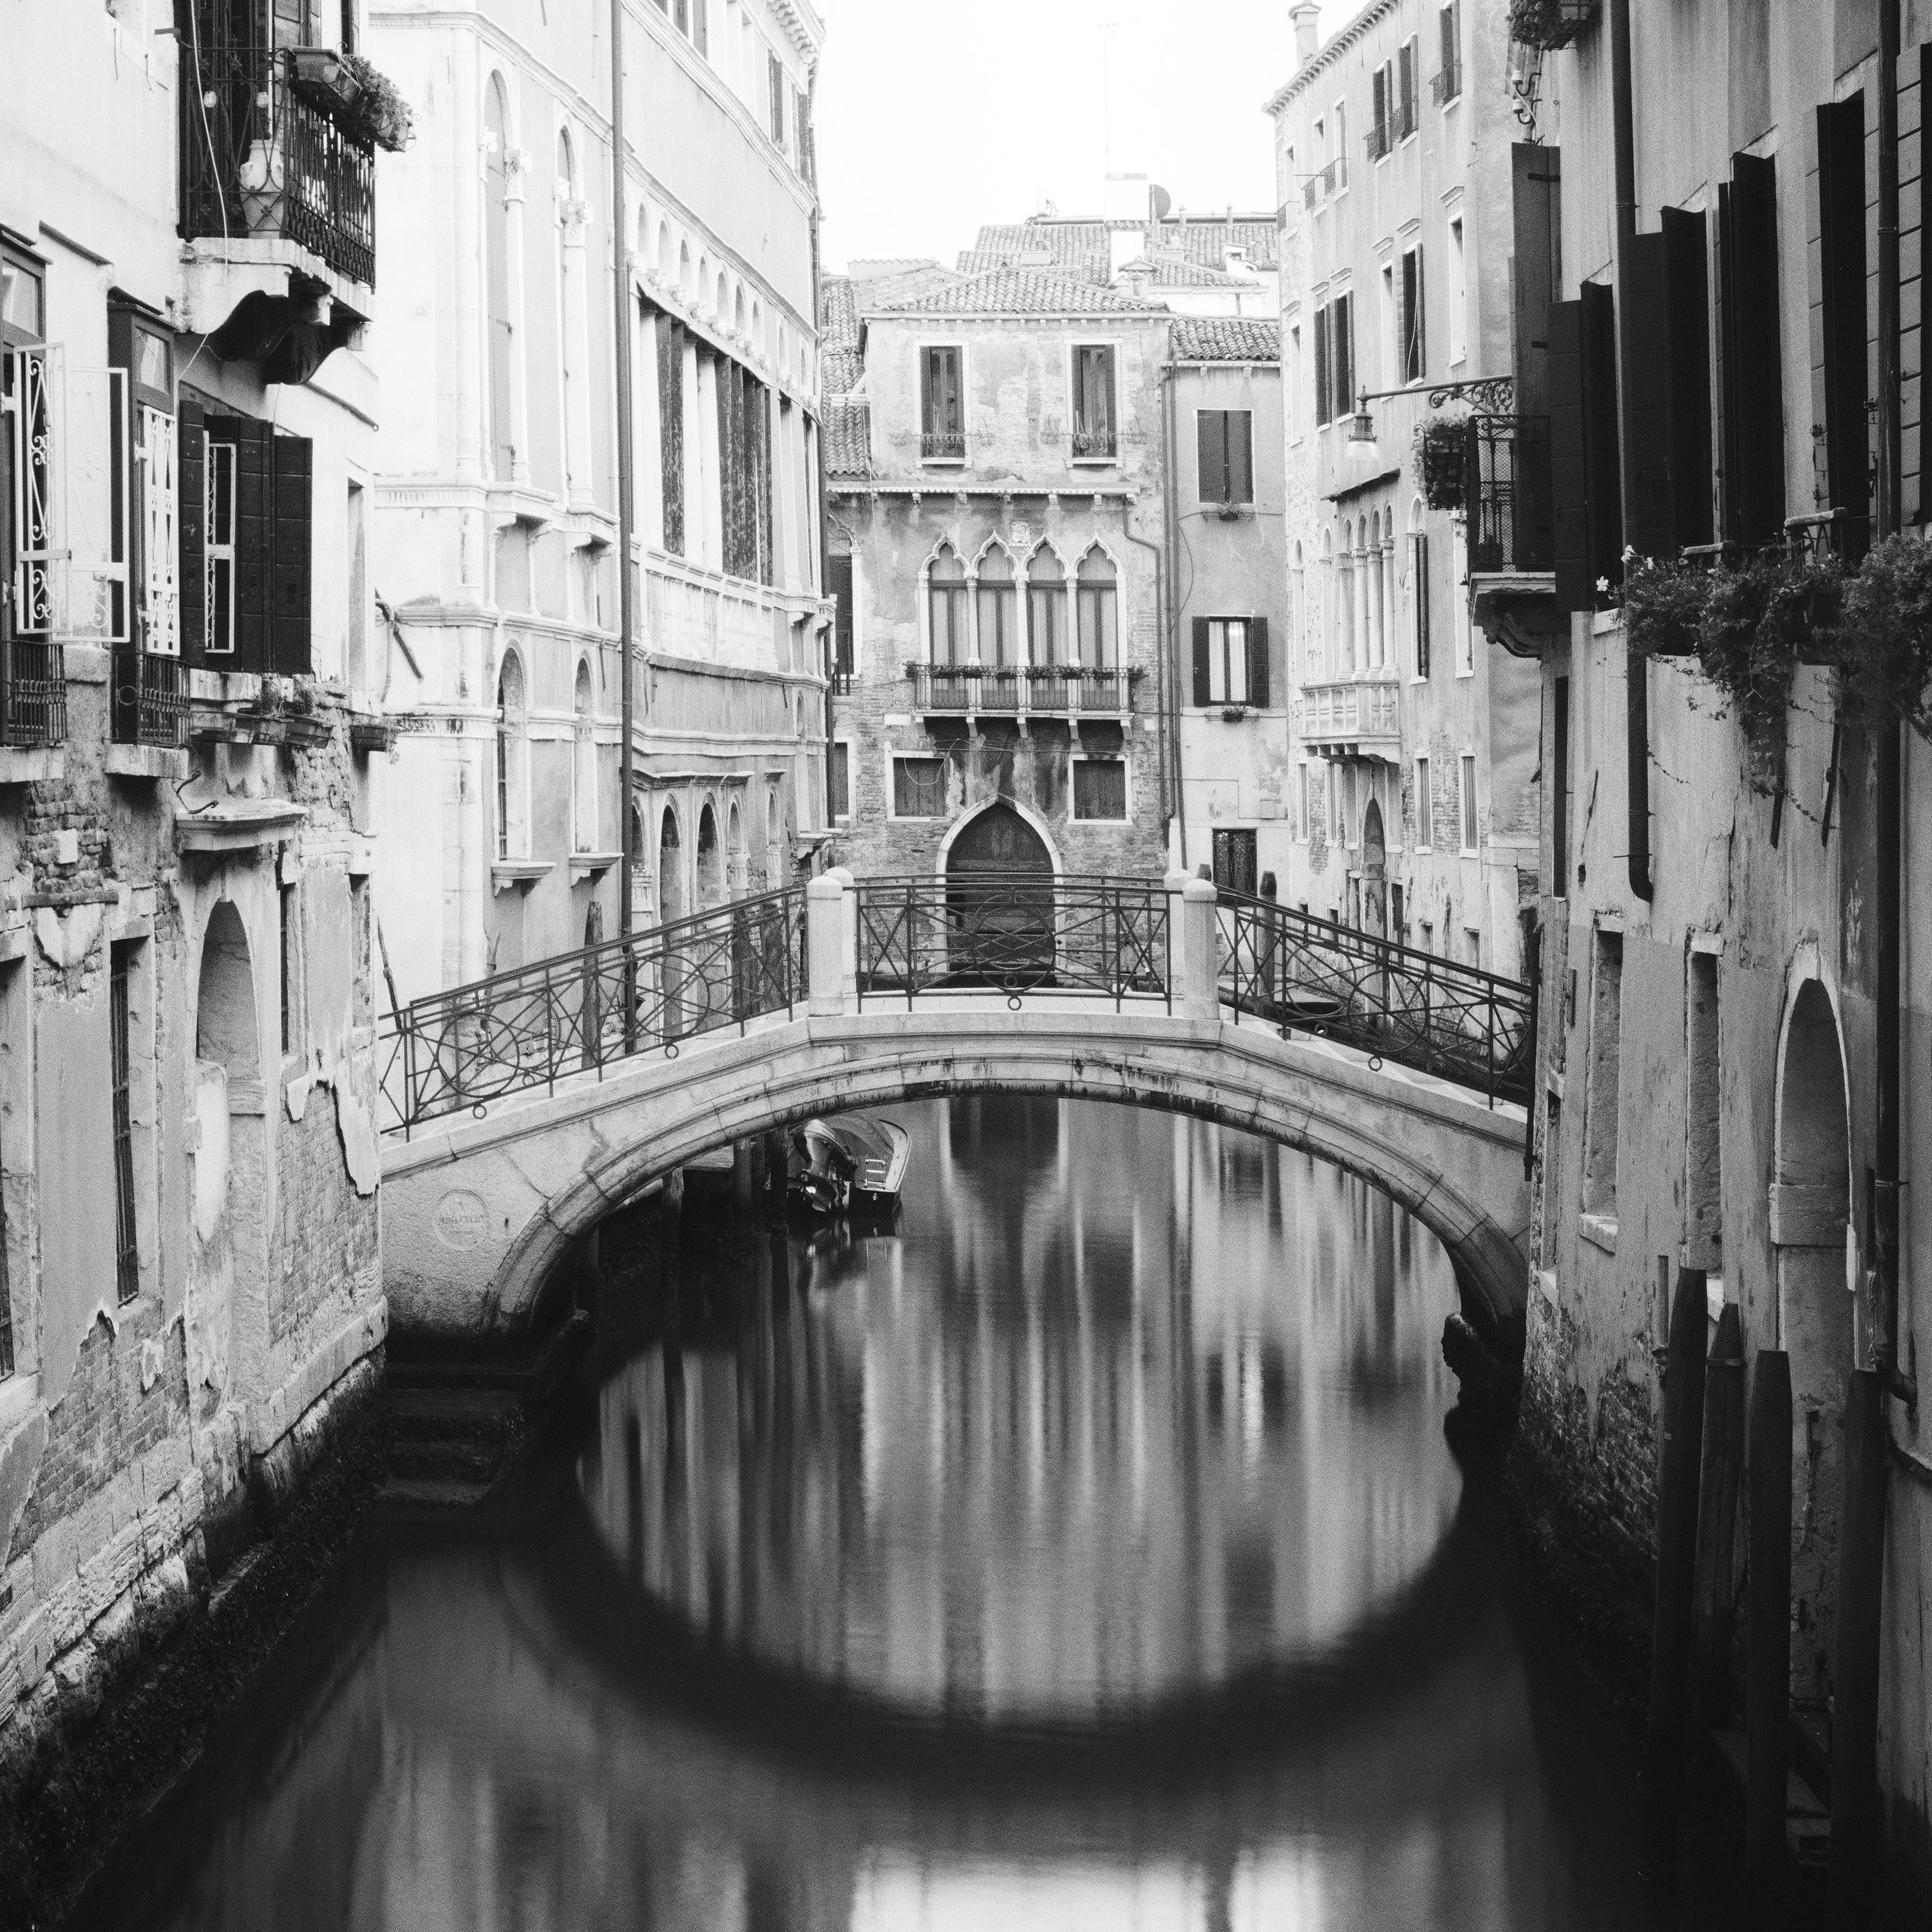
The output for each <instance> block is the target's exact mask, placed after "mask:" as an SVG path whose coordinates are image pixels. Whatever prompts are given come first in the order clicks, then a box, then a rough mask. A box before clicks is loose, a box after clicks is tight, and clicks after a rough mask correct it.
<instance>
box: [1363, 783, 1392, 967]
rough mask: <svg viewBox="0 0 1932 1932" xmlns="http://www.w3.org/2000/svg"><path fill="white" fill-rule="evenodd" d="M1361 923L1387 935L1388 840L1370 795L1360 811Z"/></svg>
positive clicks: (1379, 809) (1379, 807) (1378, 805)
mask: <svg viewBox="0 0 1932 1932" xmlns="http://www.w3.org/2000/svg"><path fill="white" fill-rule="evenodd" d="M1362 922H1363V924H1364V926H1366V927H1367V929H1368V930H1369V931H1370V932H1373V933H1375V934H1376V935H1378V936H1379V937H1381V938H1387V937H1388V837H1387V835H1385V832H1383V829H1382V805H1381V802H1380V801H1379V799H1376V798H1375V797H1374V796H1370V799H1369V805H1368V809H1367V811H1364V813H1363V814H1362Z"/></svg>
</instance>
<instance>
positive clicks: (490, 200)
mask: <svg viewBox="0 0 1932 1932" xmlns="http://www.w3.org/2000/svg"><path fill="white" fill-rule="evenodd" d="M483 125H484V129H485V130H486V131H487V134H488V136H489V139H488V142H487V146H488V149H489V162H488V166H487V169H486V170H485V175H484V188H483V273H484V289H483V305H484V313H485V317H486V319H487V323H488V328H489V347H490V458H491V461H492V463H493V466H494V468H495V471H496V477H497V479H498V480H499V481H503V482H507V481H508V480H509V478H510V477H511V475H513V474H514V471H515V469H516V463H517V452H516V444H515V440H514V437H513V436H512V434H511V405H510V367H511V356H512V355H513V354H514V351H515V347H516V345H515V341H514V335H513V332H512V329H511V320H510V206H509V202H510V174H509V139H510V104H509V97H508V95H507V94H505V92H504V89H503V77H502V75H501V74H492V75H491V76H490V91H489V93H488V94H487V95H486V96H485V97H484V103H483Z"/></svg>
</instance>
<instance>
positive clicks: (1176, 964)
mask: <svg viewBox="0 0 1932 1932" xmlns="http://www.w3.org/2000/svg"><path fill="white" fill-rule="evenodd" d="M1191 876H1192V874H1189V873H1187V872H1181V871H1175V872H1170V873H1169V874H1168V875H1167V877H1166V879H1165V880H1163V884H1164V885H1165V886H1166V890H1167V1010H1168V1011H1169V1013H1172V1012H1173V1010H1174V1002H1175V998H1176V997H1177V995H1180V994H1181V983H1182V979H1183V977H1184V974H1183V968H1182V966H1181V959H1182V950H1183V948H1184V946H1185V945H1186V944H1187V941H1186V938H1185V936H1184V929H1185V927H1186V926H1187V881H1188V880H1189V878H1190V877H1191Z"/></svg>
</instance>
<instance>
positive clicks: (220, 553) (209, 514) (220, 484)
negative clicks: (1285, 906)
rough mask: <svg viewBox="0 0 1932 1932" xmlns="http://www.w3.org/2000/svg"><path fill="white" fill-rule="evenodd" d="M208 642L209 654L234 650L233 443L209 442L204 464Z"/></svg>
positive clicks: (226, 653)
mask: <svg viewBox="0 0 1932 1932" xmlns="http://www.w3.org/2000/svg"><path fill="white" fill-rule="evenodd" d="M203 475H204V477H205V493H206V505H207V507H206V511H205V522H204V523H203V524H202V528H203V529H205V530H206V532H208V537H207V544H208V553H207V554H208V563H207V571H206V575H207V580H208V601H207V606H206V607H207V611H208V641H207V643H206V645H205V646H204V648H205V650H206V652H207V653H208V655H209V656H210V657H232V656H233V655H234V651H235V446H234V444H233V443H209V444H208V455H207V458H206V463H205V469H204V470H203Z"/></svg>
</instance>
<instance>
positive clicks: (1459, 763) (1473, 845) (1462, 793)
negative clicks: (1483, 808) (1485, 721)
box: [1456, 751, 1483, 858]
mask: <svg viewBox="0 0 1932 1932" xmlns="http://www.w3.org/2000/svg"><path fill="white" fill-rule="evenodd" d="M1482 831H1483V828H1482V826H1481V823H1480V822H1479V821H1478V817H1477V812H1476V754H1475V752H1474V751H1464V752H1462V753H1460V754H1458V756H1457V760H1456V836H1457V839H1458V840H1459V841H1460V843H1459V844H1458V846H1457V850H1459V851H1460V853H1462V854H1463V857H1465V858H1473V857H1474V856H1475V854H1476V853H1478V852H1479V851H1481V850H1482Z"/></svg>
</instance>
